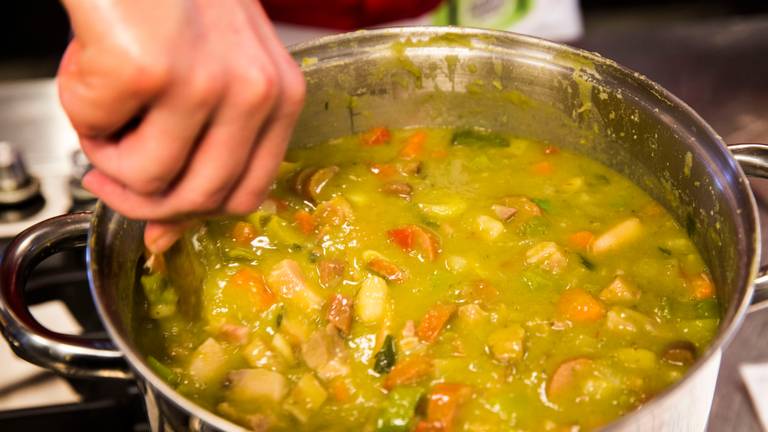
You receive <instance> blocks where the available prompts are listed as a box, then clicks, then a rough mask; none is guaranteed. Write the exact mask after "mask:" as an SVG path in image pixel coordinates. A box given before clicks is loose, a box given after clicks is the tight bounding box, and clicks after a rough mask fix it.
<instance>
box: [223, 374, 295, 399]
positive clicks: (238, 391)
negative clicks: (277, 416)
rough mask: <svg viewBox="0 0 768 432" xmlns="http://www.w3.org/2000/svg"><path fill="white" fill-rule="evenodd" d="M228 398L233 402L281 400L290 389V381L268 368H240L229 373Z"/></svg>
mask: <svg viewBox="0 0 768 432" xmlns="http://www.w3.org/2000/svg"><path fill="white" fill-rule="evenodd" d="M228 382H229V386H228V391H227V399H229V400H230V401H233V402H241V403H258V402H259V401H260V400H264V399H266V400H270V401H274V402H278V401H280V400H281V399H282V398H283V396H285V393H286V392H287V391H288V381H287V380H286V379H285V377H284V376H283V375H282V374H280V373H278V372H274V371H271V370H267V369H240V370H236V371H232V372H230V373H229V375H228Z"/></svg>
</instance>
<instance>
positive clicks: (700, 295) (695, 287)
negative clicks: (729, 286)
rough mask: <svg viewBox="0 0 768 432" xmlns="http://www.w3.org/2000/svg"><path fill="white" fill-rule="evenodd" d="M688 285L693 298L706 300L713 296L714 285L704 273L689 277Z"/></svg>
mask: <svg viewBox="0 0 768 432" xmlns="http://www.w3.org/2000/svg"><path fill="white" fill-rule="evenodd" d="M688 287H689V288H690V290H691V294H692V295H693V298H695V299H696V300H706V299H710V298H713V297H714V296H715V285H714V284H713V283H712V280H711V279H709V276H707V274H706V273H700V274H698V275H697V276H694V277H692V278H689V279H688Z"/></svg>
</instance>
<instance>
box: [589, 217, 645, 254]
mask: <svg viewBox="0 0 768 432" xmlns="http://www.w3.org/2000/svg"><path fill="white" fill-rule="evenodd" d="M642 232H643V225H642V224H641V223H640V219H638V218H636V217H632V218H629V219H627V220H625V221H623V222H621V223H619V224H618V225H615V226H614V227H613V228H611V229H609V230H608V231H606V232H604V233H602V234H601V235H600V236H598V237H597V238H596V239H595V241H594V242H593V243H592V253H594V254H596V255H599V254H602V253H605V252H608V251H611V250H614V249H617V248H620V247H622V246H625V245H627V244H628V243H631V242H633V241H635V240H637V239H638V238H639V237H640V235H641V234H642Z"/></svg>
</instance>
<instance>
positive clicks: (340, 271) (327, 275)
mask: <svg viewBox="0 0 768 432" xmlns="http://www.w3.org/2000/svg"><path fill="white" fill-rule="evenodd" d="M344 267H345V265H344V261H341V260H338V259H333V258H330V259H329V258H325V259H321V260H320V261H318V262H317V276H318V279H319V281H320V284H321V285H322V286H323V287H324V288H333V287H336V286H338V285H339V284H340V283H341V281H342V279H343V277H344Z"/></svg>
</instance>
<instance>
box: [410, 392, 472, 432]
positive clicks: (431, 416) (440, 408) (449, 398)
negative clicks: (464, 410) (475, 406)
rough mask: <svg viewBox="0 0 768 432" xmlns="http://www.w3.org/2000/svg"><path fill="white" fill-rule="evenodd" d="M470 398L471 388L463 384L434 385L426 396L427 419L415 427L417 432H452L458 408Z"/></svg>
mask: <svg viewBox="0 0 768 432" xmlns="http://www.w3.org/2000/svg"><path fill="white" fill-rule="evenodd" d="M470 397H472V388H471V387H470V386H468V385H465V384H454V383H441V384H435V385H434V386H433V387H432V388H431V389H430V391H429V394H428V395H427V418H426V419H425V420H421V421H420V422H419V423H418V425H417V426H416V429H415V430H416V431H417V432H425V431H440V432H451V431H453V430H454V420H455V418H456V414H457V413H458V410H459V407H460V406H461V405H462V404H463V403H465V402H466V401H467V400H469V398H470Z"/></svg>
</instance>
